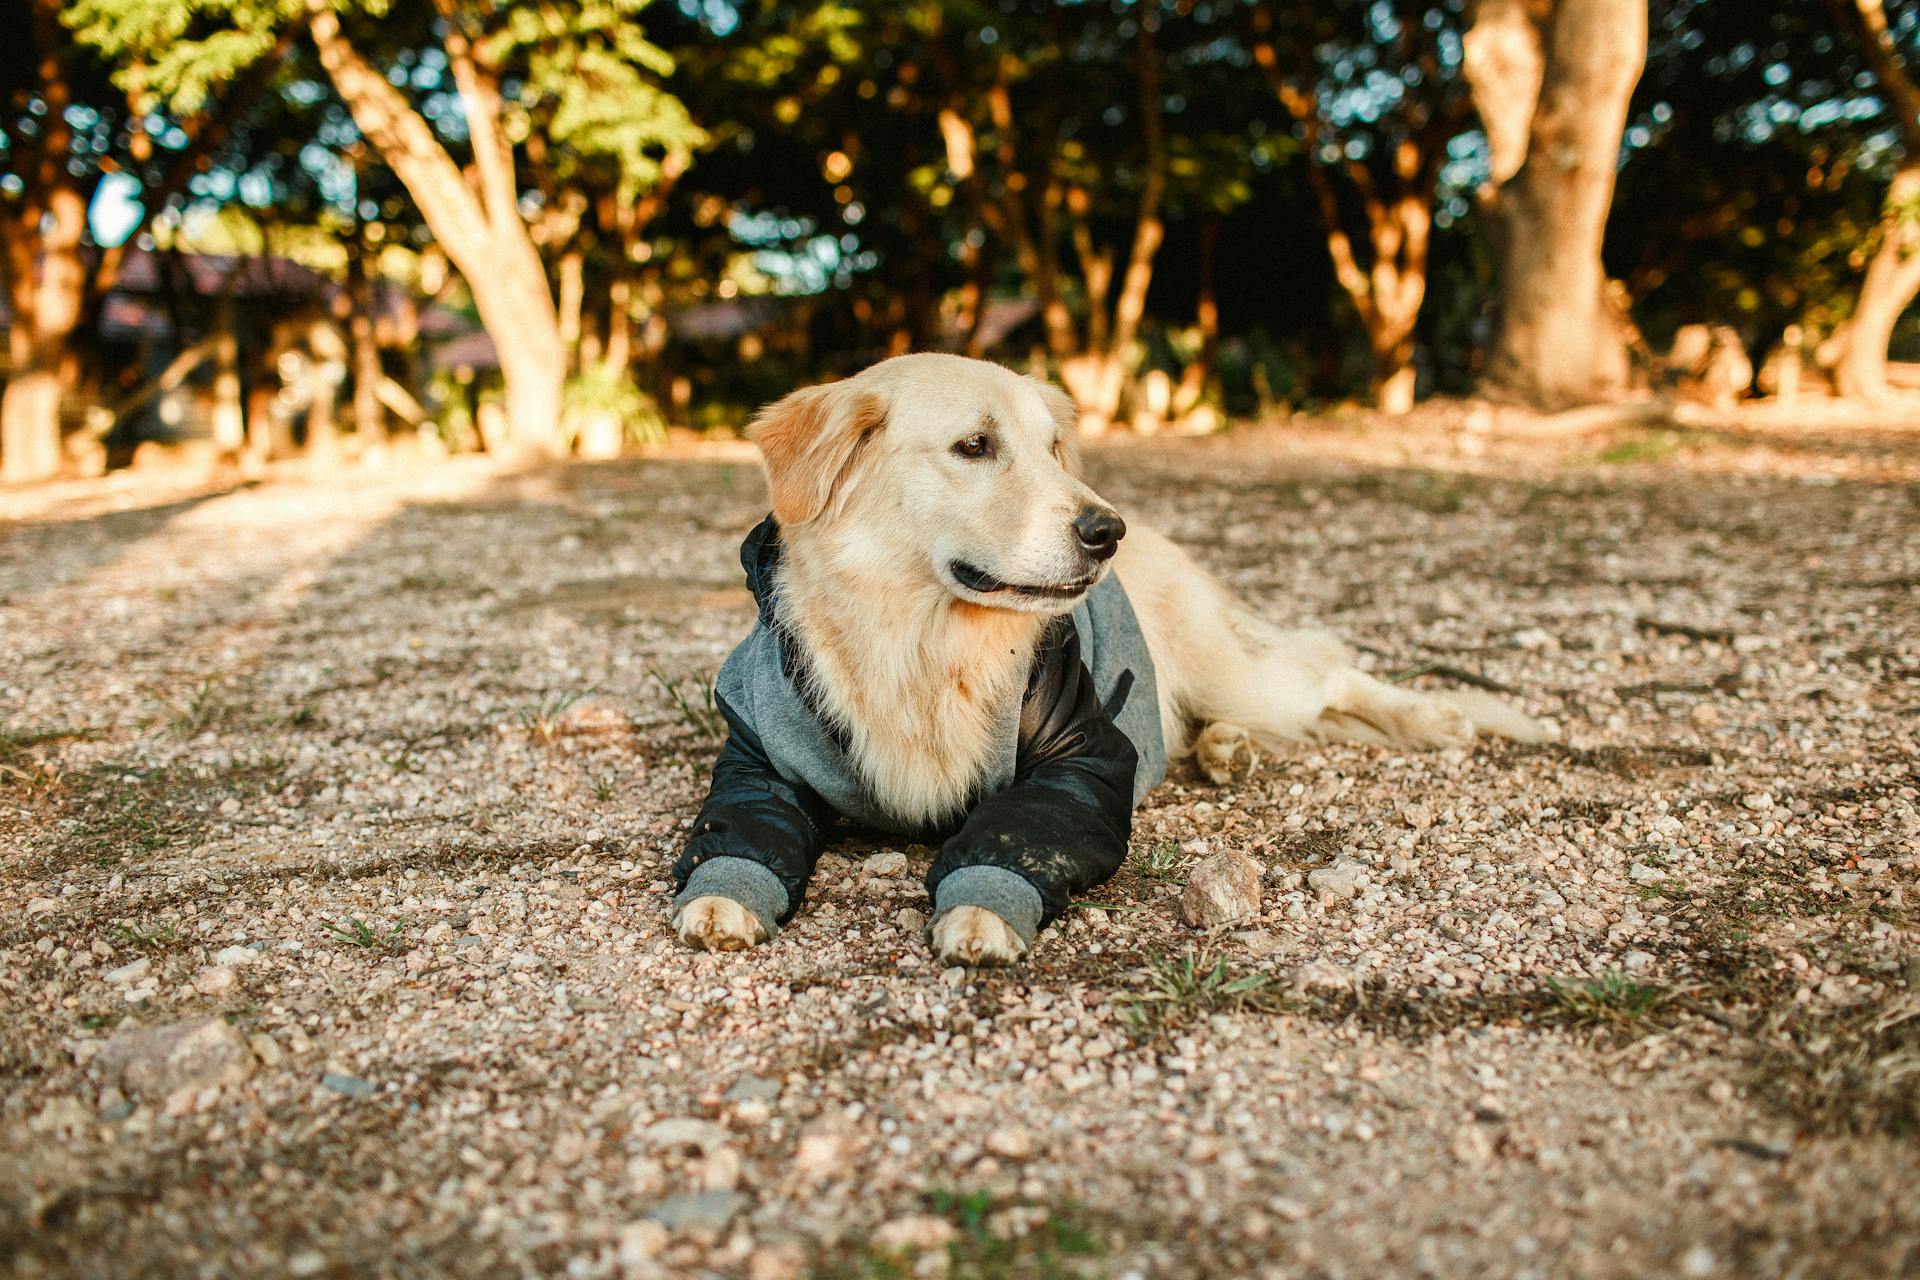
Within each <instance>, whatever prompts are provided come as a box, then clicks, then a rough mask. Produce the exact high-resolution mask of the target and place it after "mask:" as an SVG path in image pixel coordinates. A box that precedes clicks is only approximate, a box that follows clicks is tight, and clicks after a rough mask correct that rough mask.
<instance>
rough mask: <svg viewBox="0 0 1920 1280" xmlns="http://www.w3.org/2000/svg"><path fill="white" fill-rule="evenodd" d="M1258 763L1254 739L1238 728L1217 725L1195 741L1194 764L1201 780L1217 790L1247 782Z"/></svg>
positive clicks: (1213, 724) (1211, 725)
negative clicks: (1209, 783) (1203, 779)
mask: <svg viewBox="0 0 1920 1280" xmlns="http://www.w3.org/2000/svg"><path fill="white" fill-rule="evenodd" d="M1259 762H1260V757H1259V755H1258V754H1256V753H1255V751H1254V749H1253V735H1252V734H1250V733H1248V732H1247V731H1246V730H1245V729H1242V728H1241V727H1240V726H1239V725H1237V724H1226V723H1224V722H1222V721H1215V722H1214V723H1212V724H1210V725H1208V726H1207V727H1206V728H1205V729H1202V730H1201V731H1200V736H1199V737H1197V738H1195V739H1194V740H1193V763H1194V765H1195V767H1196V768H1198V769H1199V770H1200V776H1201V777H1203V778H1205V779H1206V780H1207V781H1208V782H1211V783H1212V784H1213V785H1214V786H1216V787H1224V786H1226V785H1227V784H1229V783H1233V782H1241V781H1244V780H1245V779H1246V776H1247V775H1248V774H1249V773H1252V772H1253V766H1254V765H1256V764H1258V763H1259Z"/></svg>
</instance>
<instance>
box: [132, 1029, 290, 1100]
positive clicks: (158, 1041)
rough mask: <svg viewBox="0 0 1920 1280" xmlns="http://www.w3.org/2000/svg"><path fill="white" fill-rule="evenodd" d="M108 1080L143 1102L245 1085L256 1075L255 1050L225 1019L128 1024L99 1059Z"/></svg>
mask: <svg viewBox="0 0 1920 1280" xmlns="http://www.w3.org/2000/svg"><path fill="white" fill-rule="evenodd" d="M95 1063H96V1065H97V1066H98V1067H99V1068H100V1070H101V1071H102V1072H103V1073H104V1074H105V1075H106V1077H107V1079H108V1080H109V1081H111V1082H113V1083H115V1084H118V1085H119V1086H120V1087H121V1088H122V1089H124V1090H125V1091H126V1092H128V1093H130V1094H133V1095H135V1096H137V1097H144V1098H152V1099H160V1098H165V1097H166V1096H167V1095H168V1094H171V1093H175V1092H177V1091H179V1090H181V1089H185V1088H205V1087H208V1086H213V1085H228V1084H239V1083H240V1082H241V1081H243V1080H245V1079H246V1078H247V1077H248V1076H250V1075H252V1074H253V1069H254V1065H255V1063H254V1057H253V1050H252V1049H250V1048H248V1047H247V1042H246V1040H245V1039H244V1038H242V1037H241V1035H240V1033H239V1032H238V1031H236V1030H235V1029H234V1028H233V1027H231V1026H229V1025H228V1024H227V1023H226V1022H225V1021H224V1020H222V1019H220V1018H190V1019H187V1020H186V1021H183V1022H168V1023H161V1024H159V1025H157V1026H134V1025H131V1024H127V1025H123V1026H121V1028H120V1029H119V1030H117V1031H115V1032H114V1033H113V1035H112V1037H111V1038H109V1039H108V1041H107V1043H106V1047H105V1048H103V1049H101V1050H100V1054H99V1057H97V1058H96V1059H95Z"/></svg>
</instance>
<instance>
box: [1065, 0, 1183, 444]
mask: <svg viewBox="0 0 1920 1280" xmlns="http://www.w3.org/2000/svg"><path fill="white" fill-rule="evenodd" d="M1154 27H1155V23H1154V21H1153V19H1152V17H1151V16H1150V15H1148V14H1143V15H1142V17H1141V20H1140V35H1139V40H1138V42H1137V44H1136V53H1137V55H1138V56H1137V67H1138V78H1139V99H1138V102H1139V107H1140V138H1141V146H1142V149H1143V151H1144V156H1143V163H1144V166H1145V169H1146V173H1145V176H1144V178H1143V179H1142V182H1141V187H1140V206H1139V212H1138V214H1137V215H1136V216H1135V221H1134V227H1133V245H1132V248H1131V249H1129V251H1128V253H1127V268H1126V273H1125V274H1124V275H1123V276H1122V277H1121V281H1120V296H1119V297H1118V298H1116V299H1115V300H1114V304H1113V316H1112V319H1111V320H1110V321H1109V319H1108V317H1107V313H1106V295H1107V290H1108V288H1109V287H1110V286H1111V284H1112V272H1113V255H1112V250H1111V249H1108V250H1105V251H1102V252H1101V253H1100V254H1098V255H1095V254H1093V253H1092V252H1091V251H1090V249H1091V244H1092V237H1091V235H1090V234H1089V233H1088V228H1087V223H1086V217H1085V212H1086V211H1085V209H1084V207H1083V208H1080V209H1075V210H1073V212H1074V213H1075V215H1076V221H1075V239H1076V241H1079V242H1083V243H1082V244H1081V253H1080V257H1081V261H1082V263H1083V264H1086V270H1087V306H1088V310H1089V312H1090V314H1089V316H1088V326H1087V347H1088V352H1087V373H1086V374H1084V375H1083V376H1082V377H1081V378H1080V379H1079V380H1078V381H1080V383H1081V384H1082V386H1083V388H1084V391H1078V390H1076V391H1075V394H1074V398H1075V399H1076V400H1078V401H1079V402H1080V413H1081V417H1080V429H1081V430H1082V431H1084V432H1085V433H1087V434H1088V435H1096V436H1097V435H1101V434H1103V433H1104V432H1105V431H1106V430H1107V428H1108V427H1110V426H1111V425H1112V424H1113V420H1114V417H1115V415H1116V414H1118V412H1119V410H1120V402H1121V400H1122V399H1123V398H1124V397H1125V395H1126V390H1127V380H1128V377H1129V375H1130V374H1131V372H1132V369H1131V367H1130V363H1129V362H1130V359H1131V355H1132V347H1133V340H1134V338H1135V336H1136V335H1137V334H1138V333H1139V331H1140V317H1141V316H1142V315H1144V314H1145V312H1146V308H1147V288H1148V286H1149V285H1151V284H1152V283H1153V260H1154V257H1155V256H1156V255H1157V254H1158V253H1159V252H1160V242H1161V241H1162V240H1164V239H1165V238H1166V224H1165V222H1163V221H1162V219H1161V204H1162V203H1163V202H1164V201H1165V199H1166V194H1167V144H1166V129H1165V121H1164V119H1163V104H1162V102H1161V96H1160V55H1159V52H1158V50H1157V49H1156V48H1155V47H1154ZM1083 204H1084V197H1083ZM1096 276H1097V277H1098V285H1099V287H1098V290H1097V291H1096V289H1095V287H1094V286H1095V278H1096ZM1069 389H1070V390H1072V389H1073V388H1072V387H1071V385H1070V386H1069Z"/></svg>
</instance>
